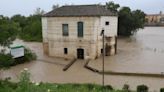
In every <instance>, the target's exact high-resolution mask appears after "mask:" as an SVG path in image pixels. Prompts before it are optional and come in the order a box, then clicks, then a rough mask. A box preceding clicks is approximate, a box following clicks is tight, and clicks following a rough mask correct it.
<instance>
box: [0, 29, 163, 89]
mask: <svg viewBox="0 0 164 92" xmlns="http://www.w3.org/2000/svg"><path fill="white" fill-rule="evenodd" d="M18 42H19V43H23V44H25V45H26V46H28V47H30V48H31V49H32V50H33V51H34V52H36V53H37V55H38V60H36V61H33V62H30V63H25V64H21V65H17V66H14V67H12V68H10V69H8V70H3V71H2V70H1V71H0V78H5V77H11V78H12V79H13V81H16V80H17V79H18V75H19V74H20V72H21V70H23V69H24V68H28V69H29V71H30V73H31V80H33V81H36V82H40V81H43V82H51V83H96V84H101V83H102V76H101V75H99V74H97V73H93V72H91V71H89V70H87V69H85V68H84V67H83V65H84V64H85V63H84V62H83V61H81V60H78V61H77V62H76V63H75V64H73V66H72V67H71V68H69V69H68V71H65V72H64V71H63V70H62V69H63V67H64V65H65V64H67V63H69V61H66V60H64V59H59V58H50V57H46V56H44V55H43V51H42V43H25V42H22V41H18ZM47 61H48V62H47ZM96 61H97V62H96ZM101 63H102V62H101V58H100V59H97V60H95V62H94V63H91V65H93V66H96V67H98V68H101ZM105 63H106V64H105V65H106V66H105V69H106V70H107V69H108V70H112V71H119V72H138V73H157V74H160V73H161V72H164V27H146V28H144V29H141V30H140V31H138V32H137V34H136V35H134V36H133V37H131V38H119V39H118V53H117V55H115V56H110V57H105ZM105 84H106V85H107V84H110V85H112V86H113V87H114V88H119V89H121V88H122V87H123V85H124V84H129V85H130V89H133V90H136V87H137V85H141V84H145V85H147V86H148V87H149V89H150V91H151V92H159V89H160V88H161V87H164V78H156V77H140V76H118V75H106V76H105Z"/></svg>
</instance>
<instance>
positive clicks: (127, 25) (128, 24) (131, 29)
mask: <svg viewBox="0 0 164 92" xmlns="http://www.w3.org/2000/svg"><path fill="white" fill-rule="evenodd" d="M106 7H107V8H108V9H109V10H111V11H113V12H116V13H118V35H119V36H131V35H133V34H134V33H135V32H137V30H138V29H140V28H144V24H145V21H146V20H145V13H144V12H143V11H141V10H134V11H132V10H131V9H130V8H129V7H121V8H120V5H119V4H115V3H114V2H108V3H106Z"/></svg>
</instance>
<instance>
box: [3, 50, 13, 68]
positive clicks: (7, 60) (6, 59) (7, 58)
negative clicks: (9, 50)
mask: <svg viewBox="0 0 164 92" xmlns="http://www.w3.org/2000/svg"><path fill="white" fill-rule="evenodd" d="M13 63H14V59H13V58H12V56H11V55H10V54H4V53H0V68H5V67H6V68H8V67H10V66H12V65H13Z"/></svg>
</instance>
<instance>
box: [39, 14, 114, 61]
mask: <svg viewBox="0 0 164 92" xmlns="http://www.w3.org/2000/svg"><path fill="white" fill-rule="evenodd" d="M105 21H109V22H110V25H109V26H106V25H105ZM78 22H83V23H84V37H82V38H80V37H78V36H77V34H78V33H77V23H78ZM62 24H68V26H69V36H63V35H62ZM102 28H104V29H105V31H106V32H105V35H106V36H110V37H115V36H117V17H105V16H104V17H48V18H46V17H43V18H42V29H43V43H44V44H43V46H44V53H46V54H47V55H49V56H55V57H62V58H72V57H74V58H77V49H78V48H82V49H84V58H86V57H89V58H91V59H95V58H96V57H99V56H100V55H101V49H102V37H101V36H100V33H101V30H102ZM113 41H114V40H111V41H110V42H108V44H109V45H110V46H111V48H112V50H111V53H113V50H115V48H114V47H113V45H114V44H115V41H114V42H113ZM64 48H67V49H68V53H67V54H64ZM47 50H49V51H47Z"/></svg>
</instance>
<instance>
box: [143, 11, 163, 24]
mask: <svg viewBox="0 0 164 92" xmlns="http://www.w3.org/2000/svg"><path fill="white" fill-rule="evenodd" d="M145 18H146V25H154V26H155V25H164V14H163V13H162V12H160V13H159V14H147V15H146V17H145Z"/></svg>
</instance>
